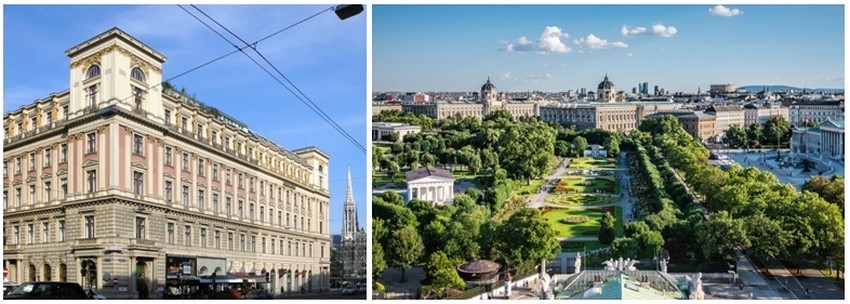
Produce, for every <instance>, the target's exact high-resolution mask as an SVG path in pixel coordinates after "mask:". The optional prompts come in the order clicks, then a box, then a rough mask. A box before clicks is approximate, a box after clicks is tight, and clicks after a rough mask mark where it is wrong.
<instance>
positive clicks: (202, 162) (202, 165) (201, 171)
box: [198, 158, 204, 176]
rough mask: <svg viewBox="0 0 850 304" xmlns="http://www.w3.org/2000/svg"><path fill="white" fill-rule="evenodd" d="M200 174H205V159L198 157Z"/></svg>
mask: <svg viewBox="0 0 850 304" xmlns="http://www.w3.org/2000/svg"><path fill="white" fill-rule="evenodd" d="M198 176H204V159H203V158H199V159H198Z"/></svg>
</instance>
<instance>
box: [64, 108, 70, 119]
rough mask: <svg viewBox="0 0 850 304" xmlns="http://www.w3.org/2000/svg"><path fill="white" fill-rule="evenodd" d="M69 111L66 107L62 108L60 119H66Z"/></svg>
mask: <svg viewBox="0 0 850 304" xmlns="http://www.w3.org/2000/svg"><path fill="white" fill-rule="evenodd" d="M69 109H70V108H69V107H68V105H64V106H62V117H65V119H68V115H69V114H70V113H71V111H70V110H69Z"/></svg>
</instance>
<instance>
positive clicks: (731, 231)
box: [694, 211, 750, 258]
mask: <svg viewBox="0 0 850 304" xmlns="http://www.w3.org/2000/svg"><path fill="white" fill-rule="evenodd" d="M694 228H695V230H696V236H697V244H699V246H700V247H701V249H702V254H703V257H705V258H714V257H720V258H730V257H732V256H734V252H735V248H737V247H738V246H742V247H749V246H750V239H749V237H748V236H747V231H746V229H744V222H743V221H742V220H741V219H733V218H732V217H731V216H729V213H728V212H726V211H720V212H716V213H713V214H712V215H711V217H710V218H709V219H708V220H706V221H703V222H700V223H699V224H697V225H696V227H694Z"/></svg>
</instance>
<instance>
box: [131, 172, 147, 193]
mask: <svg viewBox="0 0 850 304" xmlns="http://www.w3.org/2000/svg"><path fill="white" fill-rule="evenodd" d="M133 193H135V194H137V195H144V194H145V174H144V173H142V172H133Z"/></svg>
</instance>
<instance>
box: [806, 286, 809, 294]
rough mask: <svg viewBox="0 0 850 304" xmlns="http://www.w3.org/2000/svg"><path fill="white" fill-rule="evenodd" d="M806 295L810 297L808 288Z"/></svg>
mask: <svg viewBox="0 0 850 304" xmlns="http://www.w3.org/2000/svg"><path fill="white" fill-rule="evenodd" d="M806 295H807V296H808V295H809V289H808V288H806Z"/></svg>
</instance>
